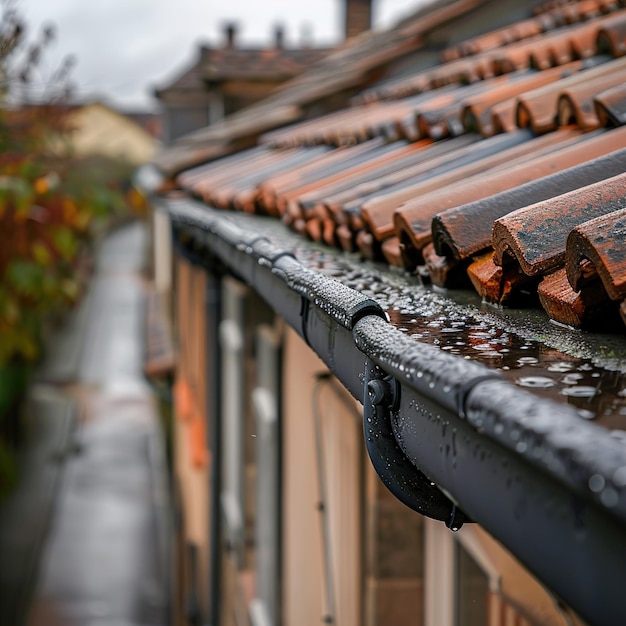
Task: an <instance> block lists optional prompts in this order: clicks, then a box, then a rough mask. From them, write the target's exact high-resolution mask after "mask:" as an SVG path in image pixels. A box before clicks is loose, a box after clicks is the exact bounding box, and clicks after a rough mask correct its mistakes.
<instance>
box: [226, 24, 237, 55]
mask: <svg viewBox="0 0 626 626" xmlns="http://www.w3.org/2000/svg"><path fill="white" fill-rule="evenodd" d="M236 37H237V24H235V23H234V22H228V23H227V24H225V25H224V47H225V48H228V49H231V50H232V49H233V48H234V47H235V46H236V43H235V39H236Z"/></svg>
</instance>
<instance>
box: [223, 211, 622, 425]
mask: <svg viewBox="0 0 626 626" xmlns="http://www.w3.org/2000/svg"><path fill="white" fill-rule="evenodd" d="M228 217H229V218H230V219H233V220H235V221H236V222H237V223H239V224H240V225H241V226H242V227H243V228H248V229H249V228H253V229H254V230H255V232H259V233H262V234H263V235H265V236H267V237H268V238H269V239H270V240H271V241H272V242H274V243H275V244H276V245H277V246H279V247H281V248H283V249H286V250H289V251H291V252H292V253H294V254H295V256H296V258H297V259H298V260H299V261H300V262H302V263H303V264H304V265H305V266H307V267H309V268H311V269H313V270H315V271H317V272H320V273H322V274H325V275H327V276H331V277H333V278H335V279H336V280H338V281H339V282H341V283H342V284H344V285H346V286H349V287H351V288H352V289H355V290H356V291H359V292H360V293H361V294H362V295H363V296H366V297H368V298H371V299H372V300H375V301H376V302H378V304H380V306H381V307H382V308H383V309H385V310H386V311H387V312H388V314H389V316H390V317H391V321H392V323H393V324H394V325H395V326H396V327H397V328H399V329H400V330H401V331H402V332H405V333H406V334H407V335H408V336H412V337H414V338H415V339H416V340H417V341H420V342H422V343H427V344H431V345H436V346H438V347H439V348H440V349H441V350H445V351H447V352H449V353H450V354H456V355H459V356H461V357H463V358H465V359H468V360H473V361H478V362H481V363H483V364H485V365H488V366H489V367H492V368H495V369H497V370H499V371H501V372H502V373H503V375H504V376H505V377H506V378H507V379H509V380H510V381H512V382H514V383H515V384H516V385H518V386H520V387H524V388H528V389H531V390H532V391H533V392H534V393H536V394H537V395H539V396H541V397H546V398H550V399H552V400H555V401H557V402H561V403H565V404H570V405H574V406H576V407H577V408H578V409H580V416H581V418H582V419H591V420H594V421H596V422H597V423H598V424H600V425H603V426H605V427H606V428H608V429H610V430H620V432H621V430H626V338H624V337H623V336H618V335H608V334H607V335H602V334H599V333H594V334H591V333H585V332H582V331H577V330H573V329H570V328H566V327H563V326H559V325H557V324H554V323H551V322H549V321H548V320H547V318H546V317H545V315H544V314H543V313H542V312H540V311H538V310H534V309H523V310H515V309H498V308H495V307H491V306H488V305H485V304H481V302H480V300H479V298H478V297H476V296H475V294H473V293H470V292H467V291H460V290H455V291H449V292H445V291H443V290H434V289H432V288H429V287H425V286H422V285H421V283H420V280H419V278H418V277H417V276H414V275H409V274H408V273H406V272H401V271H398V270H393V269H389V268H388V267H385V266H383V265H381V264H376V263H370V262H367V263H364V262H362V261H361V260H360V259H359V257H358V255H354V254H345V253H340V252H337V251H335V250H332V249H329V248H326V247H323V246H319V245H316V244H311V243H310V242H305V241H302V240H301V239H300V238H298V237H297V236H295V235H293V234H292V233H290V232H288V231H287V230H286V229H284V228H282V227H279V226H278V225H277V224H276V223H275V222H273V221H271V220H268V219H264V218H258V217H254V216H243V215H241V216H239V215H237V216H235V215H229V216H228ZM452 298H454V299H452ZM592 388H593V393H592V392H591V389H592ZM616 436H620V435H616ZM624 437H626V436H624Z"/></svg>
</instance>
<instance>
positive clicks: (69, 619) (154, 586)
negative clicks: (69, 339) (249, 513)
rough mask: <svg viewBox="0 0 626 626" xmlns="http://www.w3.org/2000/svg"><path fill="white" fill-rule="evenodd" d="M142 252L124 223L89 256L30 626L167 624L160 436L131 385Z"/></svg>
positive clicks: (139, 324) (138, 235)
mask: <svg viewBox="0 0 626 626" xmlns="http://www.w3.org/2000/svg"><path fill="white" fill-rule="evenodd" d="M145 244H146V233H145V229H144V228H143V227H142V226H141V224H139V223H134V224H131V225H128V226H125V227H123V228H121V229H120V230H118V231H116V232H114V233H113V234H112V235H110V236H109V237H108V238H107V239H105V241H104V243H103V245H102V247H101V249H100V253H99V255H98V263H97V270H96V275H95V277H94V280H93V283H92V285H91V293H90V303H89V313H88V319H87V322H86V331H85V337H84V342H83V346H84V347H83V351H82V356H81V367H80V373H79V380H78V384H77V385H76V387H75V389H74V392H73V393H74V394H75V396H76V397H77V398H78V399H79V403H80V407H81V421H80V424H81V425H80V427H79V429H78V432H77V439H78V442H79V453H78V454H76V455H74V456H73V457H71V459H70V460H69V461H68V462H67V464H66V469H65V473H64V478H63V483H62V487H61V493H60V497H59V499H58V504H57V511H56V514H55V518H54V520H53V524H52V529H51V533H50V537H49V541H48V544H47V550H46V552H45V553H44V558H43V562H42V566H41V571H40V577H39V584H38V589H37V591H36V594H35V600H34V603H33V607H32V610H31V615H30V620H29V626H57V625H58V626H61V625H63V626H83V625H85V626H87V625H90V626H91V625H94V626H95V625H103V626H104V625H106V626H130V625H136V626H144V625H145V626H148V625H150V626H153V625H154V626H156V625H160V624H165V623H166V622H167V602H166V599H167V586H168V583H167V564H166V562H165V554H166V553H167V550H166V549H165V544H164V537H165V536H166V533H165V532H164V526H163V520H165V519H166V508H165V507H166V504H167V503H166V495H165V493H166V492H165V487H164V485H165V473H164V466H163V459H162V455H161V450H162V445H161V433H160V430H159V424H158V419H157V413H156V407H155V399H154V397H153V395H152V393H151V391H150V388H149V387H148V386H147V384H146V383H145V381H144V378H143V375H142V354H143V332H144V326H143V322H144V317H143V297H144V284H143V281H142V276H141V269H142V266H143V260H144V251H145Z"/></svg>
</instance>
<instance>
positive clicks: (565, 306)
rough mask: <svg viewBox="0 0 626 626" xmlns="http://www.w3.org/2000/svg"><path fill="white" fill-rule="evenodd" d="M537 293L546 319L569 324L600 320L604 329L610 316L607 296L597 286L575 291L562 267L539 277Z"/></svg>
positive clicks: (595, 322)
mask: <svg viewBox="0 0 626 626" xmlns="http://www.w3.org/2000/svg"><path fill="white" fill-rule="evenodd" d="M537 293H538V295H539V301H540V302H541V306H542V307H543V308H544V310H545V311H546V313H547V314H548V316H549V317H550V319H553V320H555V321H557V322H559V323H561V324H566V325H567V326H572V327H573V328H580V327H581V326H589V325H590V324H597V323H598V322H601V323H602V324H603V326H604V328H605V330H606V328H607V322H608V321H609V318H610V315H609V314H608V313H607V308H606V305H607V298H606V294H604V293H603V292H602V291H601V289H598V288H597V286H596V287H595V288H594V289H591V290H590V291H589V292H587V293H586V294H581V293H577V292H575V291H574V290H573V289H572V288H571V286H570V284H569V283H568V281H567V276H566V275H565V270H564V269H560V270H557V271H556V272H554V273H553V274H550V275H549V276H546V277H544V278H543V280H542V281H541V282H540V283H539V285H538V287H537ZM615 309H617V307H615Z"/></svg>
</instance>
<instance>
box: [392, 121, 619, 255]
mask: <svg viewBox="0 0 626 626" xmlns="http://www.w3.org/2000/svg"><path fill="white" fill-rule="evenodd" d="M620 131H621V129H617V130H614V131H610V132H609V133H605V134H603V135H602V136H599V137H591V138H589V139H587V140H586V141H585V142H584V146H580V145H573V146H572V145H570V146H567V147H565V148H562V149H560V150H557V151H555V152H551V153H549V154H547V155H544V156H542V157H539V158H537V159H534V160H532V161H531V162H526V161H524V162H522V163H521V164H518V165H516V166H512V167H509V168H506V169H504V170H502V171H496V172H493V173H486V174H482V175H478V176H474V177H472V178H470V179H466V180H464V181H461V182H460V183H457V184H456V185H453V186H450V187H448V188H447V189H445V190H441V191H438V192H435V193H431V194H428V195H426V196H425V197H420V198H416V199H415V200H412V201H409V202H407V203H406V204H404V205H403V206H402V207H401V208H399V209H397V210H396V212H395V214H394V223H395V225H396V230H397V232H398V234H399V236H400V239H401V241H402V243H404V244H405V246H407V247H408V248H411V247H412V248H413V252H412V253H411V255H412V257H413V258H419V251H420V250H421V248H422V247H423V246H424V245H425V244H426V243H429V242H430V241H431V239H432V232H431V220H432V219H433V217H434V216H435V215H436V214H437V213H440V212H441V211H444V210H447V209H450V208H453V207H455V206H461V205H463V204H467V203H468V202H471V201H474V200H479V199H481V198H485V197H487V196H491V195H494V194H496V193H500V192H502V191H506V190H507V189H512V188H513V187H518V186H520V185H523V184H526V183H530V182H532V181H535V180H537V179H538V178H542V177H543V176H546V175H547V174H550V173H554V172H558V171H562V170H565V169H567V168H570V167H573V166H574V165H578V164H580V163H584V162H585V161H588V160H590V159H593V158H595V157H598V156H602V155H604V154H606V153H607V152H610V151H611V149H613V150H615V149H618V148H620V147H621V146H622V145H624V141H625V138H626V131H625V133H624V134H618V133H620ZM583 147H584V149H583Z"/></svg>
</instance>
